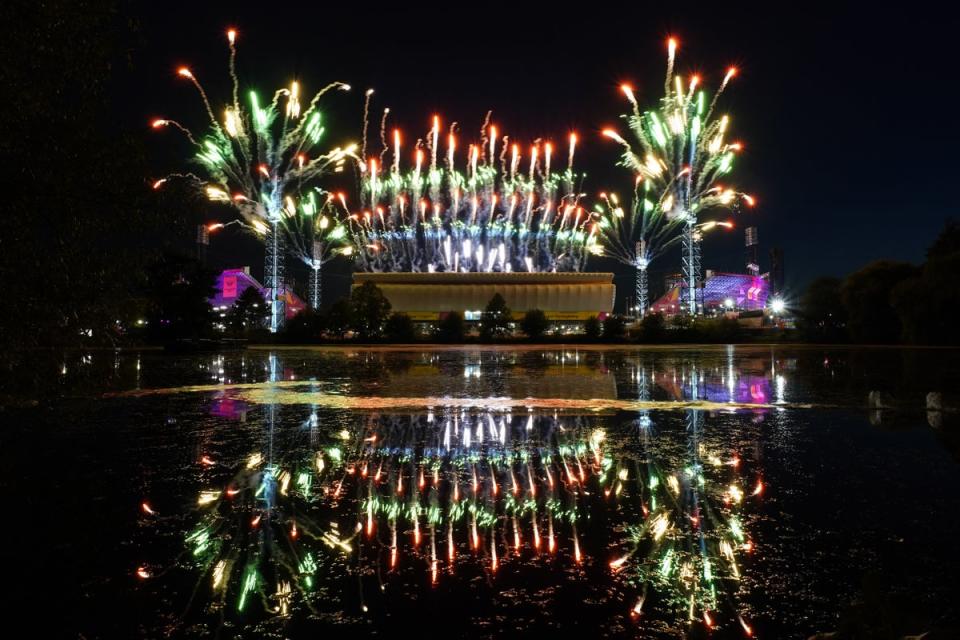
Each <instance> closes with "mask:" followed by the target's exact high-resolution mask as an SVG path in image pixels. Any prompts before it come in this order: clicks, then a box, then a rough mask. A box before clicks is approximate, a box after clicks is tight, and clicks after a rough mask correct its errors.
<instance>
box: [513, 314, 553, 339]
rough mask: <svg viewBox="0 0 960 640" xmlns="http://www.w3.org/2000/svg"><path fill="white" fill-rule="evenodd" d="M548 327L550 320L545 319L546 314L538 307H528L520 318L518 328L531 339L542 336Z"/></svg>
mask: <svg viewBox="0 0 960 640" xmlns="http://www.w3.org/2000/svg"><path fill="white" fill-rule="evenodd" d="M549 327H550V321H549V320H547V314H545V313H544V312H543V311H541V310H540V309H530V310H529V311H527V312H526V313H525V314H523V318H522V319H521V320H520V330H521V331H523V333H524V334H526V336H527V337H528V338H530V339H531V340H536V339H537V338H542V337H543V334H544V333H546V332H547V329H548V328H549Z"/></svg>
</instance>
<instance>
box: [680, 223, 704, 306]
mask: <svg viewBox="0 0 960 640" xmlns="http://www.w3.org/2000/svg"><path fill="white" fill-rule="evenodd" d="M700 240H701V238H700V232H699V231H698V230H697V228H696V226H695V225H694V223H693V221H692V220H688V221H687V226H686V228H685V229H684V230H683V238H682V243H681V249H680V251H681V253H682V270H683V284H682V285H681V286H680V308H681V309H682V310H683V311H684V312H685V313H689V314H690V315H696V314H697V313H698V311H699V310H702V309H703V286H702V284H703V268H702V265H701V260H700Z"/></svg>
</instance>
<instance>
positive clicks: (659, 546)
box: [605, 369, 764, 636]
mask: <svg viewBox="0 0 960 640" xmlns="http://www.w3.org/2000/svg"><path fill="white" fill-rule="evenodd" d="M700 386H701V384H700V379H699V378H698V376H697V372H696V369H694V370H693V371H692V373H691V375H690V386H689V389H690V394H691V395H692V396H693V397H694V398H696V397H697V396H698V395H699V393H700ZM702 417H703V416H702V414H701V412H700V411H699V410H696V409H691V410H688V412H687V421H686V423H687V424H686V432H687V433H686V436H687V437H686V439H687V446H686V450H685V452H683V453H681V454H679V455H677V454H674V455H666V454H665V453H664V452H663V451H662V448H661V446H660V445H659V444H658V442H657V441H656V440H654V439H653V438H652V437H651V433H650V431H649V429H648V428H644V429H643V430H642V433H641V435H642V441H643V443H644V450H645V451H644V453H645V455H646V459H645V461H644V463H643V464H637V465H635V467H634V468H633V470H632V472H631V469H630V467H629V466H627V465H624V464H620V465H618V468H617V470H616V475H615V476H614V477H613V478H611V480H610V483H608V488H607V489H606V490H605V493H606V494H607V495H608V496H609V495H610V494H611V493H614V494H615V495H616V496H619V495H620V494H621V493H626V492H627V491H628V486H629V484H630V480H632V481H633V484H634V492H635V493H634V495H631V498H633V499H637V498H638V499H639V502H640V506H641V510H642V513H643V521H642V523H641V524H639V525H635V526H631V527H630V528H629V533H630V536H629V550H628V551H627V552H626V553H625V554H624V555H622V556H620V557H617V558H615V559H613V560H612V561H611V562H610V568H611V570H613V571H614V572H621V571H623V572H624V575H625V576H627V578H628V580H630V581H631V582H635V583H637V584H638V585H640V586H641V595H640V597H639V599H638V601H637V603H636V604H635V605H634V608H633V610H632V614H633V615H634V616H639V615H640V614H641V613H642V609H643V606H644V602H645V601H646V600H647V598H649V597H650V595H651V592H652V593H656V594H657V595H658V596H659V597H660V599H661V601H662V604H663V605H664V606H666V607H669V608H670V609H671V610H672V611H673V612H674V613H675V614H676V615H677V616H685V617H686V618H687V620H688V621H689V623H690V624H694V623H695V622H696V623H698V624H702V625H704V626H705V627H706V628H708V629H710V628H713V627H715V626H716V625H717V623H718V621H717V619H716V616H717V614H718V612H721V611H732V612H733V614H734V615H736V617H737V620H738V622H739V624H740V625H741V627H742V628H743V630H744V632H745V633H746V634H747V635H748V636H749V635H752V629H751V628H750V626H749V624H748V623H747V622H746V620H745V619H744V617H743V615H742V613H740V612H739V611H738V607H737V604H736V602H735V599H734V596H733V594H734V593H736V591H738V590H739V581H740V578H741V567H740V564H739V562H738V556H739V555H740V554H741V553H744V552H750V551H751V550H752V548H753V543H752V541H751V540H750V538H749V536H748V535H747V533H746V531H745V529H744V524H743V521H742V516H741V515H740V510H741V507H742V506H743V504H744V503H745V502H746V501H748V500H750V499H755V498H757V497H759V496H760V495H761V494H762V492H763V489H764V487H763V483H762V482H761V481H760V480H757V481H756V484H755V485H754V486H752V487H748V486H747V485H745V484H744V482H743V480H742V476H741V472H742V469H741V461H740V458H739V457H738V456H736V455H735V454H734V455H727V456H725V457H721V455H720V454H719V452H717V451H716V450H714V449H713V448H712V447H708V446H707V445H706V444H705V443H704V442H703V441H702V439H701V431H702ZM631 475H632V476H633V477H632V478H631Z"/></svg>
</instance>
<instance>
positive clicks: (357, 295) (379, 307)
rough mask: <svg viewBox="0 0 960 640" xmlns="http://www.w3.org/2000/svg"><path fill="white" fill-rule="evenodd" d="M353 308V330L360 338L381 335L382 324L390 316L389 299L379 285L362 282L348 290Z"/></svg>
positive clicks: (368, 338) (367, 338) (364, 338)
mask: <svg viewBox="0 0 960 640" xmlns="http://www.w3.org/2000/svg"><path fill="white" fill-rule="evenodd" d="M350 306H351V307H352V309H353V330H354V331H356V332H357V336H358V337H359V338H360V339H361V340H370V339H372V338H379V337H381V336H383V325H384V324H385V323H386V321H387V318H388V317H389V316H390V301H389V300H387V298H386V296H384V295H383V291H381V290H380V287H378V286H377V285H375V284H374V283H372V282H364V283H363V284H362V285H360V286H359V287H355V288H354V289H353V291H351V292H350Z"/></svg>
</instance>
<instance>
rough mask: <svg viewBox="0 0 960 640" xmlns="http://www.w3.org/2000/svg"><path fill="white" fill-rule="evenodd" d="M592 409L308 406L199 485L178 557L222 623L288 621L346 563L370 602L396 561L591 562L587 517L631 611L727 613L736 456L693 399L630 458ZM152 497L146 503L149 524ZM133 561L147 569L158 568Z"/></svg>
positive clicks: (742, 532) (409, 565) (736, 514)
mask: <svg viewBox="0 0 960 640" xmlns="http://www.w3.org/2000/svg"><path fill="white" fill-rule="evenodd" d="M685 375H689V379H690V380H699V376H698V375H697V372H696V371H693V372H690V373H689V374H685ZM648 389H649V386H647V385H644V386H643V387H642V388H641V395H644V396H645V395H647V394H648ZM690 393H691V394H694V395H699V393H700V390H699V386H698V385H695V384H692V385H691V391H690ZM268 410H269V411H270V413H269V414H268V416H269V419H270V420H274V419H275V417H276V416H275V414H274V413H273V411H274V407H272V406H270V407H268ZM600 420H602V419H601V418H597V417H594V416H590V417H583V416H562V415H561V416H558V415H549V414H543V413H535V412H528V411H526V410H522V409H521V410H518V411H517V413H516V414H514V413H512V412H511V410H510V409H502V410H496V411H486V410H475V409H468V408H461V407H442V408H437V409H436V410H434V409H430V410H429V411H428V412H427V413H426V414H425V415H416V414H413V415H389V414H383V415H381V414H367V416H366V418H365V419H364V421H363V423H362V424H360V425H357V427H356V428H345V429H342V427H340V426H337V427H336V428H330V429H329V430H327V431H326V433H327V434H328V436H327V437H328V438H329V439H328V440H327V441H326V442H322V441H318V438H319V437H320V433H322V432H321V431H320V430H319V418H318V417H317V415H316V414H315V413H311V414H310V417H309V418H307V419H306V420H305V421H304V423H303V425H302V428H293V429H284V430H283V431H282V432H281V431H279V430H278V432H277V433H278V434H281V433H282V434H286V435H285V436H284V437H286V438H289V439H290V440H289V441H287V442H282V441H280V440H279V439H278V440H277V441H275V439H274V437H273V429H271V430H270V433H271V437H270V439H269V442H264V444H263V446H262V448H261V449H260V450H258V451H255V452H253V453H252V454H250V455H248V456H247V457H246V458H244V459H242V460H240V461H238V462H237V463H236V465H235V466H236V471H235V472H233V473H231V474H230V475H229V476H228V477H226V478H224V479H223V480H222V481H221V482H216V481H213V482H210V481H208V482H207V484H205V486H204V488H203V489H202V491H200V492H199V494H198V495H197V498H196V503H195V504H196V507H195V509H196V512H197V514H199V517H198V518H197V524H196V525H195V526H193V527H192V528H191V530H190V531H189V532H187V533H186V535H185V539H186V543H187V550H186V552H185V556H186V557H187V559H188V562H187V564H188V565H189V566H192V567H194V568H195V569H196V570H198V571H200V572H202V576H203V577H202V581H201V584H200V585H199V587H198V590H197V592H198V593H199V594H200V597H201V598H202V597H204V596H205V595H206V594H209V598H210V599H211V600H212V601H213V603H214V605H215V608H217V609H219V610H220V611H221V612H222V615H223V616H225V618H230V619H237V618H243V619H254V618H258V617H263V616H267V617H272V616H277V617H283V616H287V615H296V612H297V611H302V610H303V609H309V610H311V611H314V612H317V610H318V609H319V608H320V607H321V606H329V605H328V604H325V603H327V602H328V600H329V598H330V595H329V594H330V590H331V589H332V588H333V587H332V586H331V585H335V584H338V581H339V580H341V579H342V577H344V574H350V575H355V576H357V577H358V578H359V579H360V604H361V608H362V609H363V610H364V611H366V610H367V608H366V599H365V597H364V591H365V590H369V589H370V588H371V587H372V588H373V591H374V592H377V587H376V584H375V583H374V584H371V583H370V581H371V580H373V576H376V579H377V580H378V581H379V583H380V584H379V587H380V589H381V590H382V589H384V588H386V586H387V584H388V583H389V582H390V581H392V580H394V579H399V578H397V577H396V576H398V575H399V574H401V573H403V572H405V570H406V569H409V570H412V571H413V572H415V573H420V575H422V576H424V582H425V583H433V584H436V583H440V582H443V581H444V580H445V579H446V580H450V579H452V577H453V576H456V575H459V576H461V577H462V576H464V575H471V574H472V575H476V573H477V571H478V570H479V571H482V572H485V573H486V574H487V576H488V578H490V579H493V578H494V577H495V576H497V575H498V574H499V573H500V572H503V571H504V569H505V568H506V567H508V566H513V567H514V569H513V570H521V571H523V570H525V567H526V565H527V564H528V563H529V562H530V561H531V560H532V559H534V558H542V559H553V562H557V561H559V562H569V563H570V564H571V565H573V566H581V565H582V566H590V565H592V560H591V555H595V554H596V553H597V552H600V549H602V548H604V547H606V546H607V544H606V542H605V540H604V539H603V537H602V536H600V537H597V536H595V535H594V532H595V531H596V528H595V527H596V525H593V527H592V528H591V526H590V523H591V521H594V522H605V523H606V525H605V527H604V529H603V530H601V533H608V532H621V533H622V534H623V535H624V539H623V541H622V543H620V544H619V546H620V547H621V548H622V549H624V551H623V552H620V553H616V554H615V555H614V556H613V557H607V558H605V561H606V562H609V563H610V569H611V571H612V573H613V575H612V580H613V581H614V583H616V584H619V585H620V586H625V585H632V586H633V587H634V588H635V589H636V593H637V597H638V599H640V600H645V601H646V603H647V604H646V605H644V604H643V602H638V601H634V600H629V606H630V607H633V609H634V613H635V614H636V615H639V614H641V613H642V612H643V611H644V607H646V608H647V611H649V610H650V608H651V607H656V608H657V609H659V610H660V611H661V613H662V614H664V615H665V617H667V618H668V619H669V620H671V621H672V620H674V619H677V618H680V619H684V618H686V619H689V620H691V621H692V622H691V623H696V624H702V625H706V626H713V625H715V624H716V625H721V624H727V623H728V622H729V621H732V620H735V619H736V616H737V615H742V614H739V612H738V611H737V609H736V604H735V603H734V602H733V595H732V594H733V593H735V592H736V591H738V587H739V583H738V580H739V578H740V575H741V574H742V572H743V566H742V559H741V558H740V557H739V556H740V554H742V553H743V552H744V551H749V549H750V547H751V545H752V542H751V539H750V537H749V535H748V533H747V532H746V529H745V523H744V520H743V516H742V514H741V513H740V510H741V508H742V505H744V504H746V503H749V502H750V501H751V500H755V499H756V498H757V497H758V496H759V495H760V494H761V493H762V492H763V490H764V487H763V485H762V484H761V483H759V481H756V482H755V481H750V482H744V481H743V480H742V470H743V469H742V467H743V465H742V464H741V463H740V461H739V457H738V456H737V455H736V454H732V453H730V452H729V451H723V450H722V449H720V448H719V447H718V446H717V445H715V444H711V443H710V442H708V441H707V439H705V438H702V437H701V430H702V425H701V421H702V413H701V412H700V411H699V410H696V409H691V410H689V411H688V420H687V431H686V437H685V438H684V442H683V443H677V442H676V441H675V439H674V438H672V437H671V436H670V434H669V433H667V432H664V433H662V434H658V435H657V437H655V438H654V437H652V434H651V432H650V424H649V421H647V422H641V425H640V426H641V427H642V430H641V434H642V436H643V439H642V444H643V448H642V449H641V450H640V452H639V454H636V453H631V452H630V450H629V448H627V447H624V446H622V445H621V444H618V443H617V440H618V439H614V438H611V437H610V436H609V435H608V434H607V433H606V432H605V430H604V429H602V428H600V424H601V422H600ZM341 429H342V430H341ZM305 434H309V437H310V442H309V443H308V442H305V441H303V438H304V435H305ZM611 441H613V442H611ZM678 445H679V446H678ZM198 466H199V468H201V469H203V475H204V477H209V476H210V475H211V474H216V473H217V472H218V471H220V470H223V467H222V466H220V465H219V464H218V463H217V460H216V456H212V457H211V456H210V455H201V456H200V462H199V465H198ZM155 507H156V505H154V504H152V503H147V502H144V503H143V504H141V505H140V510H141V512H142V513H143V514H144V515H143V517H144V518H148V519H150V520H151V521H156V522H157V523H158V524H159V523H161V522H163V520H162V519H160V518H159V517H158V516H157V512H158V510H157V509H156V508H155ZM161 507H162V505H161ZM595 508H599V509H601V510H602V513H595V512H593V511H592V510H593V509H595ZM159 511H160V513H162V512H163V509H162V508H161V509H160V510H159ZM600 553H602V552H600ZM601 557H603V556H601ZM139 570H140V573H139V575H140V577H141V578H142V579H144V580H154V579H157V578H155V577H154V576H162V575H163V574H164V573H165V572H164V571H158V570H157V569H156V567H152V566H150V565H149V564H143V565H141V566H140V567H139ZM406 573H407V575H409V571H407V572H406ZM364 576H366V577H367V578H364ZM367 594H368V596H369V595H370V592H369V591H367ZM634 603H636V604H634ZM743 620H744V622H743V624H747V623H746V619H745V618H743Z"/></svg>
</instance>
